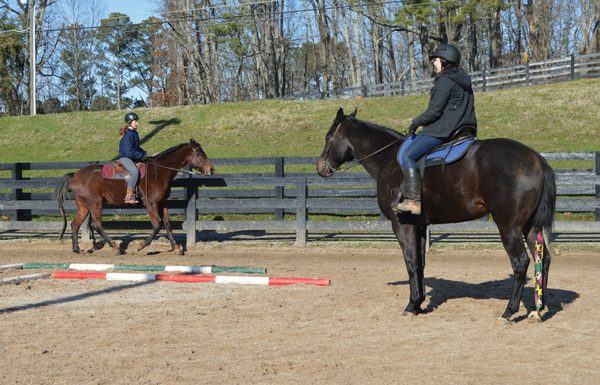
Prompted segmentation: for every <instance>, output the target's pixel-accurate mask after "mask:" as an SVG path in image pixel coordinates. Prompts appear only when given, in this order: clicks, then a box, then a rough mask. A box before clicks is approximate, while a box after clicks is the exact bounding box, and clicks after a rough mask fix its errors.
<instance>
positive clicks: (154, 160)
mask: <svg viewBox="0 0 600 385" xmlns="http://www.w3.org/2000/svg"><path fill="white" fill-rule="evenodd" d="M192 151H193V152H197V151H198V148H193V147H192ZM148 164H150V161H148ZM152 164H153V165H154V178H156V176H157V175H156V168H157V167H160V168H164V169H166V170H171V171H177V172H183V173H186V174H190V175H195V174H197V173H195V172H194V171H193V170H192V171H188V170H182V169H181V168H175V167H169V166H163V165H162V164H158V163H157V158H154V157H153V158H152ZM146 183H147V180H146Z"/></svg>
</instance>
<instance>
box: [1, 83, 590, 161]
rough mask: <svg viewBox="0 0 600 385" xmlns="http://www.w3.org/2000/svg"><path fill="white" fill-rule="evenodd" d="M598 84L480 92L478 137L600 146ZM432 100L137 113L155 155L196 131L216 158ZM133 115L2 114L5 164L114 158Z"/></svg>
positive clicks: (314, 150) (396, 115)
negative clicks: (343, 117) (342, 118)
mask: <svg viewBox="0 0 600 385" xmlns="http://www.w3.org/2000/svg"><path fill="white" fill-rule="evenodd" d="M598 89H600V79H587V80H577V81H572V82H562V83H556V84H551V85H543V86H535V87H522V88H514V89H509V90H501V91H493V92H488V93H477V94H476V111H477V116H478V120H479V137H480V138H482V139H486V138H493V137H508V138H512V139H515V140H518V141H520V142H523V143H525V144H527V145H529V146H531V147H532V148H534V149H536V150H537V151H540V152H589V151H597V150H598V149H599V141H598V122H599V121H600V108H598V105H600V93H598V91H597V90H598ZM427 101H428V96H427V95H420V96H396V97H378V98H366V99H344V100H325V101H281V100H267V101H253V102H241V103H221V104H213V105H207V106H186V107H172V108H160V109H158V108H155V109H140V110H136V112H137V113H138V114H139V115H140V117H141V122H140V138H141V139H142V140H143V141H144V142H143V145H142V146H143V147H144V149H146V150H147V151H148V152H149V153H151V154H153V153H158V152H160V151H162V150H164V149H166V148H169V147H171V146H173V145H176V144H179V143H183V142H187V141H188V140H189V138H190V137H194V138H196V139H197V140H199V141H200V142H201V143H202V146H203V148H204V149H205V151H206V152H207V154H208V155H209V157H212V158H226V157H262V156H310V157H316V156H318V155H319V154H320V152H321V151H322V148H323V144H324V143H323V142H324V135H325V133H326V131H327V129H328V128H329V126H330V124H331V121H332V119H333V118H334V117H335V114H336V111H337V109H338V108H339V107H343V108H344V110H345V111H346V112H347V113H349V112H351V111H352V110H354V108H358V115H357V116H358V117H359V118H360V119H363V120H368V121H372V122H375V123H378V124H381V125H384V126H388V127H391V128H394V129H397V130H398V131H405V130H406V127H408V125H409V123H410V121H411V119H412V118H413V117H415V116H416V115H418V114H420V113H421V112H423V111H424V110H425V108H426V106H427ZM124 114H125V112H124V111H110V112H78V113H65V114H53V115H37V116H33V117H30V116H23V117H2V118H0V146H1V147H2V151H1V152H0V162H2V163H10V162H58V161H88V160H104V159H111V158H113V157H114V156H116V154H117V150H118V142H119V137H118V134H117V131H118V129H119V127H120V126H121V125H122V122H123V120H122V119H123V116H124ZM165 122H169V123H168V124H165ZM153 131H156V132H153ZM149 136H150V137H149ZM570 166H571V164H569V163H566V164H565V165H564V167H570ZM573 167H574V166H573ZM587 167H591V166H589V165H588V166H587Z"/></svg>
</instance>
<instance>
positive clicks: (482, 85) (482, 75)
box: [481, 66, 487, 92]
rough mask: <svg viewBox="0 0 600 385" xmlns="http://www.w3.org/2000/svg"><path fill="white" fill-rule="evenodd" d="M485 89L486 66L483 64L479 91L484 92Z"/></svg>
mask: <svg viewBox="0 0 600 385" xmlns="http://www.w3.org/2000/svg"><path fill="white" fill-rule="evenodd" d="M486 89H487V66H483V71H481V92H485V90H486Z"/></svg>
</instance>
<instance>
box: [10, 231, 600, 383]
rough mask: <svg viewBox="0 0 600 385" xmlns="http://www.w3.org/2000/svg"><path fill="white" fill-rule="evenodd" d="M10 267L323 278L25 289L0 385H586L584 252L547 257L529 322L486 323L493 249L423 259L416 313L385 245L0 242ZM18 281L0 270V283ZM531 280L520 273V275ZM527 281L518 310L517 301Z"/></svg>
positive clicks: (590, 375) (591, 290)
mask: <svg viewBox="0 0 600 385" xmlns="http://www.w3.org/2000/svg"><path fill="white" fill-rule="evenodd" d="M0 247H1V248H2V251H0V264H8V263H16V262H81V263H139V264H169V265H205V264H216V265H245V266H261V267H266V268H267V269H268V272H269V275H271V276H277V277H284V276H299V277H326V278H330V279H331V281H332V285H331V286H330V287H312V286H301V285H298V286H286V287H268V286H267V287H265V286H242V285H235V284H230V285H216V284H210V283H206V284H183V283H170V282H152V283H141V284H140V283H129V282H109V281H100V280H86V281H78V280H73V281H69V280H50V279H47V280H40V281H33V282H27V283H22V284H19V285H4V286H0V325H1V328H2V333H1V337H0V358H1V359H0V383H2V384H36V385H39V384H111V385H112V384H278V385H281V384H283V385H285V384H361V385H362V384H401V383H413V384H506V383H527V382H533V381H540V380H542V381H543V382H544V383H547V384H569V385H570V384H573V383H578V384H592V383H597V380H598V378H597V372H598V369H597V368H598V366H597V365H598V362H600V337H599V334H598V332H597V330H596V329H597V324H598V315H599V313H598V312H599V311H598V309H599V305H600V289H599V287H598V285H597V284H596V279H595V277H596V276H598V275H599V274H600V263H599V262H600V261H599V259H598V258H599V256H598V253H596V252H592V251H589V252H588V251H568V250H566V247H562V250H561V251H562V252H561V253H560V255H557V256H554V259H553V264H552V267H551V271H550V281H549V286H550V288H549V309H550V310H549V312H547V313H546V314H545V321H544V322H543V323H541V324H531V323H529V322H527V321H526V320H524V319H523V318H524V316H525V315H526V309H525V308H522V309H521V312H520V313H519V314H518V315H517V320H518V322H515V323H514V324H513V325H511V326H503V327H498V326H496V325H495V321H496V318H497V317H498V316H499V315H500V314H501V313H502V311H503V310H504V309H505V307H506V304H507V298H508V295H509V291H510V285H511V280H510V277H509V274H510V273H511V269H510V264H509V262H508V258H507V257H506V255H505V254H504V252H503V251H501V250H491V249H475V248H473V249H466V250H460V249H453V248H437V249H434V250H433V251H432V252H431V253H430V254H429V255H428V259H427V268H426V277H427V278H426V281H425V283H426V288H427V293H428V299H427V302H426V303H425V307H427V309H428V312H427V313H426V314H423V315H420V316H418V317H403V316H401V313H402V310H403V309H404V306H405V305H406V303H407V301H408V294H409V293H408V285H407V283H406V278H407V275H406V271H405V268H404V263H403V261H402V257H401V252H400V250H399V249H394V248H370V249H366V248H344V247H314V246H313V247H307V248H304V249H300V248H293V247H271V248H267V247H257V246H252V247H243V246H239V245H237V246H215V245H210V246H200V247H197V248H195V249H193V250H191V251H189V252H188V253H187V255H185V256H181V257H180V256H175V255H173V254H171V253H167V252H165V251H164V250H166V248H167V247H166V246H165V245H164V244H157V245H156V246H153V247H154V248H153V249H151V250H150V251H149V252H144V253H130V254H128V255H124V256H115V255H114V254H112V253H110V252H109V251H107V250H101V251H99V252H96V253H94V254H91V255H85V256H81V257H78V256H73V255H72V254H70V253H69V251H68V250H69V249H68V245H66V244H62V245H61V244H57V243H52V242H47V243H36V242H31V243H29V242H0ZM32 272H34V271H26V272H23V271H18V270H13V271H0V278H5V277H8V276H13V275H21V274H24V273H32ZM531 274H532V266H530V272H529V275H531ZM532 297H533V291H532V282H531V281H530V282H528V284H527V286H526V289H525V293H524V296H523V300H524V303H525V304H527V306H531V305H532V302H533V299H532Z"/></svg>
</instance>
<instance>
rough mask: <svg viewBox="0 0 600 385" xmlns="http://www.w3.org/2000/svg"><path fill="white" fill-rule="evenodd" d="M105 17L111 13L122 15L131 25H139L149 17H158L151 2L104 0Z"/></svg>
mask: <svg viewBox="0 0 600 385" xmlns="http://www.w3.org/2000/svg"><path fill="white" fill-rule="evenodd" d="M104 4H105V5H106V16H108V15H109V14H111V13H112V12H120V13H124V14H126V15H127V16H129V18H130V19H131V21H132V22H133V23H139V22H141V21H142V20H144V19H147V18H148V17H150V16H156V17H160V14H159V12H158V11H156V9H157V8H158V7H157V5H156V3H155V2H154V1H152V0H104Z"/></svg>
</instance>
